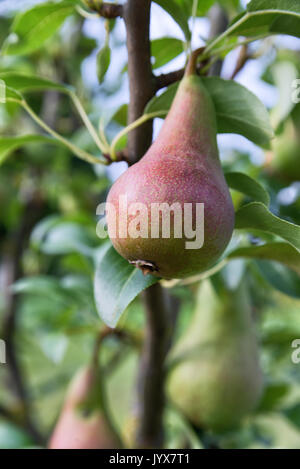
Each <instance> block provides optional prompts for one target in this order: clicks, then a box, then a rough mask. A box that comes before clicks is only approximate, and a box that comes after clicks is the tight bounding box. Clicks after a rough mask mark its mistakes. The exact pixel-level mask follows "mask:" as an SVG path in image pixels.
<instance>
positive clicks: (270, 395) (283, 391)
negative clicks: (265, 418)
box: [257, 382, 291, 412]
mask: <svg viewBox="0 0 300 469" xmlns="http://www.w3.org/2000/svg"><path fill="white" fill-rule="evenodd" d="M290 389H291V386H290V384H289V383H283V382H277V383H276V382H275V383H269V384H268V385H267V386H266V388H265V390H264V394H263V397H262V399H261V402H260V404H259V408H258V409H257V411H258V412H271V411H274V410H276V409H278V407H279V406H280V404H281V403H282V400H283V398H284V397H286V396H287V394H288V393H289V392H290Z"/></svg>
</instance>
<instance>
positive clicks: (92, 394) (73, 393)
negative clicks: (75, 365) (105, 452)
mask: <svg viewBox="0 0 300 469" xmlns="http://www.w3.org/2000/svg"><path fill="white" fill-rule="evenodd" d="M99 389H101V386H100V376H99V372H98V370H97V369H96V367H94V366H89V367H85V368H83V369H82V370H80V371H79V372H78V373H77V375H76V376H75V378H74V379H73V381H72V382H71V385H70V388H69V390H68V392H67V396H66V400H65V404H64V406H63V409H62V412H61V415H60V417H59V420H58V422H57V425H56V427H55V429H54V432H53V434H52V437H51V439H50V443H49V449H112V448H118V447H120V446H119V442H118V439H117V437H116V435H115V433H114V431H113V429H112V428H111V426H110V424H109V423H108V421H107V419H106V417H105V415H104V412H103V410H102V402H101V395H99V394H100V393H101V391H100V392H99Z"/></svg>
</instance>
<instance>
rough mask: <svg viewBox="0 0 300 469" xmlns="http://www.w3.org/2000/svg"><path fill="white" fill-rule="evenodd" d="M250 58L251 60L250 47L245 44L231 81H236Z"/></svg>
mask: <svg viewBox="0 0 300 469" xmlns="http://www.w3.org/2000/svg"><path fill="white" fill-rule="evenodd" d="M250 58H251V54H248V47H247V45H246V44H245V45H244V46H242V47H241V50H240V53H239V56H238V59H237V63H236V66H235V69H234V71H233V72H232V75H231V77H230V79H231V80H234V79H235V77H236V76H237V74H238V73H239V72H240V71H241V70H242V68H243V67H244V66H245V64H246V63H247V62H248V60H249V59H250Z"/></svg>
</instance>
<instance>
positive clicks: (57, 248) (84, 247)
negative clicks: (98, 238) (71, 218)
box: [39, 221, 95, 257]
mask: <svg viewBox="0 0 300 469" xmlns="http://www.w3.org/2000/svg"><path fill="white" fill-rule="evenodd" d="M94 247H95V240H94V239H93V238H92V236H91V235H90V233H89V232H88V231H87V229H86V228H85V227H84V226H82V225H80V224H78V223H74V222H67V221H66V222H61V223H59V224H57V225H54V226H52V227H51V225H50V229H49V230H48V231H47V233H46V235H45V236H44V239H43V241H42V243H41V244H40V246H39V249H40V250H41V251H42V252H44V253H46V254H51V255H60V254H69V253H72V252H80V253H81V254H83V255H85V256H87V257H89V256H93V255H94Z"/></svg>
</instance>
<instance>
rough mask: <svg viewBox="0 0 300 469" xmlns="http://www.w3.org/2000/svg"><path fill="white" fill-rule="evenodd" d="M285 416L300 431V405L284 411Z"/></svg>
mask: <svg viewBox="0 0 300 469" xmlns="http://www.w3.org/2000/svg"><path fill="white" fill-rule="evenodd" d="M284 415H285V416H286V417H287V418H288V419H289V420H290V422H292V424H293V425H295V426H296V427H297V428H298V429H300V404H296V405H294V406H292V407H289V408H288V409H285V410H284Z"/></svg>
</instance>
